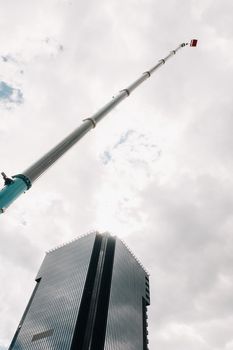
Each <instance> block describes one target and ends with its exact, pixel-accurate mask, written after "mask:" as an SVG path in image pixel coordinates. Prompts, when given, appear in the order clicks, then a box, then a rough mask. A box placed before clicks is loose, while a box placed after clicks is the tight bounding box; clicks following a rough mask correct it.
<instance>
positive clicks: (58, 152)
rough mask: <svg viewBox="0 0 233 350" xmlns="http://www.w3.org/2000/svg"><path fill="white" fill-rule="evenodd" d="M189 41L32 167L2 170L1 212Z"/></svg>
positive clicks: (194, 43)
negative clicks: (12, 172) (11, 173)
mask: <svg viewBox="0 0 233 350" xmlns="http://www.w3.org/2000/svg"><path fill="white" fill-rule="evenodd" d="M196 42H197V41H196V39H193V40H192V41H191V43H190V46H196ZM187 45H189V43H182V44H180V45H179V46H178V47H177V48H176V49H175V50H172V51H171V52H170V53H169V55H167V56H166V57H164V58H162V59H161V60H159V62H158V63H157V64H156V65H155V66H153V67H152V68H151V69H149V70H147V71H145V72H144V73H143V74H142V75H141V76H140V77H139V78H138V79H137V80H135V81H134V82H133V83H132V84H130V85H129V86H128V87H126V88H125V89H123V90H120V91H119V93H118V94H117V95H116V96H115V97H114V98H113V99H112V100H111V101H110V102H108V103H107V104H106V105H105V106H103V107H102V108H101V109H100V110H98V111H97V112H96V113H95V114H93V115H92V116H90V117H89V118H86V119H84V120H83V123H82V124H81V125H80V126H79V127H78V128H77V129H75V130H74V131H73V132H72V133H71V134H69V135H68V136H67V137H66V138H64V139H63V140H62V141H61V142H60V143H58V144H57V145H56V146H55V147H53V148H52V149H51V150H50V151H49V152H48V153H46V154H45V155H44V156H43V157H42V158H40V159H39V160H37V161H36V162H35V163H34V164H32V165H31V166H30V167H29V168H28V169H26V170H25V171H23V172H22V173H20V174H17V175H14V176H12V177H7V176H6V174H5V173H3V172H2V173H1V174H2V177H3V180H4V187H3V188H2V190H1V191H0V213H3V212H4V211H5V210H6V208H7V207H9V205H10V204H11V203H13V202H14V201H15V200H16V199H17V198H18V197H19V196H20V195H21V194H22V193H24V192H25V191H27V190H28V189H29V188H30V187H31V186H32V184H33V182H34V181H35V180H37V179H38V178H39V177H40V176H41V175H42V174H43V173H44V172H45V171H46V170H47V169H48V168H50V167H51V166H52V165H53V164H54V163H55V162H56V161H57V160H58V159H59V158H60V157H61V156H62V155H63V154H65V153H66V152H67V151H68V150H69V149H70V148H71V147H72V146H73V145H74V144H76V143H77V142H78V141H79V140H80V139H81V138H82V137H83V136H84V135H85V134H86V133H87V132H88V131H90V130H91V129H93V128H95V127H96V125H97V123H98V122H99V121H100V120H101V119H102V118H103V117H105V116H106V115H107V114H108V113H109V112H110V111H111V110H112V109H113V108H114V107H115V106H116V105H118V104H119V103H120V102H121V101H123V100H124V99H125V98H126V97H128V96H129V95H130V94H131V92H132V91H134V90H135V89H136V88H137V87H138V86H139V85H141V84H142V83H143V82H144V81H145V80H147V79H148V78H149V77H150V76H151V75H152V74H153V73H154V72H155V71H156V70H157V69H158V68H159V67H161V66H162V65H163V64H165V63H166V61H167V60H168V59H169V58H171V57H172V56H174V55H175V54H176V53H177V51H179V50H180V49H181V48H183V47H185V46H187Z"/></svg>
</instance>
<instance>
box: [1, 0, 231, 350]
mask: <svg viewBox="0 0 233 350" xmlns="http://www.w3.org/2000/svg"><path fill="white" fill-rule="evenodd" d="M232 13H233V2H232V1H231V0H167V1H164V2H161V1H157V0H142V1H139V0H124V1H122V0H101V1H97V0H86V1H85V2H84V1H78V0H50V1H47V0H40V1H36V0H35V1H31V0H21V1H20V2H19V1H16V0H15V1H14V0H8V1H4V0H0V37H1V41H0V42H1V44H0V112H1V113H0V160H1V169H0V170H1V171H5V172H6V173H7V174H9V175H14V174H16V173H20V172H22V171H23V170H24V169H26V168H27V167H28V166H29V165H30V164H31V163H32V162H34V161H35V160H36V159H37V158H39V157H40V156H41V155H42V154H43V153H45V152H46V151H47V150H49V149H50V148H51V147H52V146H54V145H55V144H56V143H57V142H58V141H60V140H61V139H62V138H63V137H64V136H66V135H67V134H68V133H69V132H70V131H72V130H73V129H74V128H75V127H76V126H78V125H79V124H80V123H81V121H82V119H84V118H86V117H88V116H90V115H91V114H92V113H94V112H95V111H96V110H97V109H98V108H100V107H101V106H102V105H103V104H105V103H106V102H108V101H109V100H110V99H111V98H112V96H113V95H114V94H116V93H117V92H118V91H119V90H121V89H122V88H125V87H126V86H127V85H128V84H129V83H131V82H132V81H133V80H135V79H136V78H137V77H138V76H140V74H141V73H142V72H143V71H145V70H147V69H148V68H151V66H153V65H154V64H156V63H157V61H158V59H161V58H162V57H164V56H166V55H167V54H168V53H169V51H170V50H171V49H175V48H176V47H177V46H178V45H179V44H180V43H181V42H183V41H185V42H186V41H189V40H190V39H192V38H198V39H199V46H198V48H190V47H186V48H184V49H183V50H181V51H179V53H177V55H176V56H174V58H173V59H171V60H169V61H168V62H167V64H166V65H165V66H163V67H162V68H161V69H160V70H159V71H157V73H155V74H154V75H153V76H152V78H151V79H149V80H147V82H146V83H145V84H143V85H142V86H141V87H140V88H138V89H137V90H136V91H135V93H133V94H132V95H131V96H130V98H128V99H126V100H125V101H124V102H122V104H120V105H119V106H118V107H117V108H116V109H115V110H114V111H113V112H112V113H111V114H110V115H109V116H108V117H107V118H106V119H104V120H103V121H102V122H101V123H100V124H99V125H98V127H97V128H96V129H95V130H93V131H91V132H90V133H89V134H88V135H87V136H86V137H85V139H83V140H82V141H81V142H80V143H79V144H78V145H76V146H75V147H74V148H73V149H72V150H71V151H70V152H69V153H68V154H67V155H66V156H64V158H63V159H61V160H60V161H59V162H58V163H57V164H56V165H55V166H54V167H53V168H52V169H50V170H49V171H48V172H47V173H46V174H45V175H44V176H43V177H41V178H40V179H39V180H38V181H37V182H36V183H35V185H34V186H33V188H32V189H31V190H30V191H29V192H27V194H25V195H24V196H22V198H20V199H18V201H17V202H16V203H15V204H14V205H13V206H12V207H11V208H9V210H8V211H7V212H6V213H5V214H4V215H2V216H1V229H0V237H1V243H0V280H1V288H0V349H1V350H3V349H4V350H5V349H7V348H8V346H9V343H10V341H11V339H12V337H13V334H14V332H15V330H16V327H17V325H18V322H19V320H20V318H21V316H22V313H23V311H24V309H25V306H26V304H27V301H28V299H29V296H30V294H31V292H32V289H33V287H34V277H35V275H36V272H37V270H38V268H39V266H40V264H41V262H42V259H43V257H44V253H45V251H47V250H49V249H50V248H52V247H55V246H56V245H59V244H61V243H63V242H66V241H69V240H70V239H73V238H74V237H76V236H79V235H80V234H83V233H86V232H88V231H92V230H96V229H97V230H99V231H100V232H104V231H109V232H111V233H113V234H116V235H118V236H120V237H121V238H122V239H124V240H125V241H126V243H127V244H128V245H129V247H130V248H131V250H132V251H133V252H134V253H135V255H136V256H137V257H138V258H139V259H140V260H141V262H142V263H143V265H144V266H145V267H146V268H147V270H148V271H149V272H150V283H151V306H150V308H149V341H150V349H151V350H152V349H157V350H187V349H189V350H197V349H198V350H232V349H233V335H232V328H233V264H232V263H233V253H232V251H233V232H232V230H233V196H232V193H233V179H232V170H233V153H232V146H233V138H232V128H233V120H232V109H233V108H232V102H231V95H232V93H230V91H232V90H233V86H232V85H233V83H232V81H233V80H232V75H233V63H232V62H233V61H232V55H233V41H232V38H233V25H232Z"/></svg>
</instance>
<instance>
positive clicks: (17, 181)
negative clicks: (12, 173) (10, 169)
mask: <svg viewBox="0 0 233 350" xmlns="http://www.w3.org/2000/svg"><path fill="white" fill-rule="evenodd" d="M27 189H28V186H27V184H26V182H25V181H24V180H23V179H21V178H18V177H15V178H14V179H12V182H11V183H9V184H6V185H5V186H4V187H3V189H2V190H1V191H0V212H1V213H3V212H4V211H5V209H6V208H7V207H9V205H10V204H11V203H13V202H14V201H15V200H16V198H18V197H19V196H20V195H21V194H22V193H24V192H25V191H27Z"/></svg>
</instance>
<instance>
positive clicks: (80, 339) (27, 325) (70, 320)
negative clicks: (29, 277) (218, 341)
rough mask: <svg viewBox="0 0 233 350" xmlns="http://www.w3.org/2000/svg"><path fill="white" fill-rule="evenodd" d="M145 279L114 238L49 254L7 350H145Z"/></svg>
mask: <svg viewBox="0 0 233 350" xmlns="http://www.w3.org/2000/svg"><path fill="white" fill-rule="evenodd" d="M149 304H150V296H149V278H148V274H147V272H146V271H145V270H144V268H143V267H142V265H141V264H140V263H139V262H138V260H137V259H136V258H135V257H134V255H133V254H132V253H131V252H130V251H129V249H128V248H127V247H126V245H125V244H124V243H123V242H122V241H121V240H120V239H119V238H117V237H113V236H110V235H109V234H103V235H101V234H99V233H96V232H94V233H91V234H88V235H86V236H82V237H80V238H79V239H77V240H74V241H72V242H70V243H68V244H65V245H63V246H60V247H58V248H55V249H53V250H51V251H49V252H48V253H47V254H46V256H45V259H44V261H43V263H42V265H41V268H40V270H39V272H38V274H37V276H36V286H35V289H34V291H33V293H32V296H31V298H30V300H29V303H28V305H27V307H26V310H25V312H24V314H23V317H22V319H21V321H20V323H19V326H18V328H17V330H16V333H15V335H14V337H13V340H12V342H11V345H10V347H9V350H34V349H37V350H43V349H46V350H52V349H53V350H54V349H57V350H74V349H75V350H146V349H148V345H147V344H148V341H147V306H148V305H149Z"/></svg>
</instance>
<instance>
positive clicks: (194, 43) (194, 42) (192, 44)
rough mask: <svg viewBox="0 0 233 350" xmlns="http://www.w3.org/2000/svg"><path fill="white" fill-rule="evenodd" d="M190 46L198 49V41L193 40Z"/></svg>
mask: <svg viewBox="0 0 233 350" xmlns="http://www.w3.org/2000/svg"><path fill="white" fill-rule="evenodd" d="M190 46H191V47H196V46H197V39H192V40H191V41H190Z"/></svg>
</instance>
